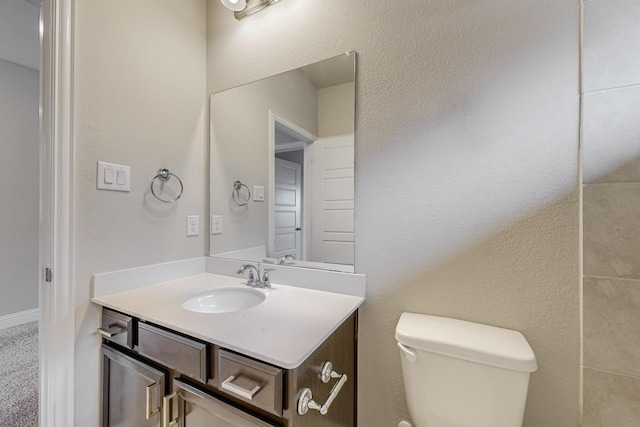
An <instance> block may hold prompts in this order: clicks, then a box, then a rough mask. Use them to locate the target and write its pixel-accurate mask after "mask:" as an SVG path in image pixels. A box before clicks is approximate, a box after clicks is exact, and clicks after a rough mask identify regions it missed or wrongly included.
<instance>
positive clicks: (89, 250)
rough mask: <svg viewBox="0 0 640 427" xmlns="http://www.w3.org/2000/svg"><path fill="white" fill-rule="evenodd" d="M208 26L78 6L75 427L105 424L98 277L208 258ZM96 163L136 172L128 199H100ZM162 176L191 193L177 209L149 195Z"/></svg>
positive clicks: (146, 2) (164, 11) (182, 10)
mask: <svg viewBox="0 0 640 427" xmlns="http://www.w3.org/2000/svg"><path fill="white" fill-rule="evenodd" d="M205 19H206V12H205V2H204V1H203V0H184V1H179V2H175V1H172V0H137V1H134V2H130V1H124V0H110V1H107V2H105V1H98V0H90V1H78V2H76V3H75V52H74V55H75V58H74V59H75V70H74V72H75V76H74V90H75V99H74V102H75V105H74V109H75V116H74V121H75V129H74V131H75V155H76V157H75V164H74V168H75V177H74V187H75V188H74V203H75V206H74V235H75V239H74V242H73V244H74V251H75V257H74V265H75V272H74V282H75V284H74V286H75V298H76V352H75V355H76V359H75V360H76V368H75V381H76V405H75V408H76V422H75V425H76V426H83V427H84V426H87V427H89V426H97V425H98V421H99V415H98V414H99V412H98V395H99V393H98V381H99V353H98V349H99V342H100V340H99V338H98V337H96V334H95V329H96V327H97V326H98V323H97V322H98V310H97V309H96V308H95V307H94V306H93V305H92V304H90V303H89V296H90V295H89V292H90V285H91V275H92V274H94V273H100V272H105V271H112V270H118V269H123V268H129V267H135V266H140V265H147V264H154V263H158V262H166V261H173V260H178V259H184V258H192V257H198V256H202V255H203V254H205V253H206V246H207V236H206V230H208V228H207V227H206V225H207V220H206V218H207V207H206V200H207V188H206V182H207V174H208V172H207V170H208V169H207V158H208V149H207V143H206V139H205V132H206V124H207V122H208V118H207V115H206V109H207V91H206V85H205V67H206V62H205V54H206V52H205V40H206V38H205V31H206V28H205V27H206V23H205ZM97 161H106V162H112V163H117V164H124V165H129V166H131V174H132V177H131V192H129V193H121V192H112V191H102V190H101V191H98V190H96V182H95V181H96V162H97ZM161 167H166V168H169V169H170V170H171V171H172V172H174V173H176V174H177V175H178V176H179V177H180V178H181V179H182V181H183V183H184V194H183V196H182V198H181V199H180V200H179V201H178V202H177V203H175V204H164V203H161V202H159V201H157V200H156V199H154V198H153V197H152V195H151V193H150V191H149V183H150V181H151V179H152V178H153V177H154V176H155V174H156V172H157V170H158V169H159V168H161ZM187 215H200V221H201V234H200V236H198V237H189V238H187V237H186V216H187Z"/></svg>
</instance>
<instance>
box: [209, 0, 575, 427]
mask: <svg viewBox="0 0 640 427" xmlns="http://www.w3.org/2000/svg"><path fill="white" fill-rule="evenodd" d="M208 19H209V22H208V30H209V32H208V53H209V54H208V70H207V75H208V90H209V91H219V90H223V89H226V88H229V87H234V86H237V85H239V84H243V83H247V82H250V81H253V80H256V79H259V78H262V77H265V76H268V75H271V74H275V73H279V72H282V71H285V70H288V69H292V68H296V67H298V66H301V65H304V64H308V63H312V62H315V61H318V60H321V59H324V58H327V57H331V56H334V55H336V54H339V53H341V52H345V51H347V50H351V49H354V50H356V51H357V52H358V82H357V88H358V89H357V90H358V92H357V103H358V104H357V113H356V271H358V272H361V273H366V274H367V286H368V288H367V289H368V290H367V292H368V295H367V302H366V304H365V305H364V307H363V308H362V310H361V315H360V329H359V361H358V362H359V378H358V381H359V383H358V384H359V399H358V400H359V402H358V406H359V425H360V426H363V427H364V426H366V427H369V426H393V425H397V422H398V421H399V420H400V419H402V418H405V417H407V416H408V415H407V409H406V404H405V399H404V396H403V393H404V390H403V382H402V373H401V368H400V358H399V354H398V350H397V348H396V345H395V340H394V328H395V324H396V322H397V320H398V318H399V316H400V314H401V313H402V312H403V311H414V312H420V313H432V314H438V315H445V316H451V317H456V318H462V319H467V320H472V321H477V322H483V323H488V324H492V325H498V326H503V327H507V328H513V329H517V330H520V331H522V332H523V333H524V335H525V336H526V338H527V339H528V341H529V342H530V343H531V345H532V347H533V349H534V351H535V353H536V356H537V358H538V364H539V370H538V372H536V373H535V374H534V375H533V376H532V379H531V383H530V393H529V399H528V404H527V410H526V414H525V426H527V427H540V426H545V427H556V426H557V427H568V426H576V425H578V418H579V389H580V383H579V372H580V366H579V360H580V328H579V282H580V269H579V251H578V249H579V223H578V217H579V211H578V186H577V183H578V169H577V166H578V117H579V97H578V95H579V92H578V46H579V4H578V2H575V1H573V0H560V1H558V0H545V1H541V2H513V1H510V0H498V1H491V2H489V1H480V2H467V1H449V0H434V1H430V2H416V1H408V2H395V1H391V0H380V1H376V2H370V1H364V0H353V1H348V2H345V1H339V0H287V1H283V2H279V3H277V4H276V5H274V6H272V7H270V8H268V9H266V10H265V11H263V12H261V13H259V14H257V15H255V16H253V17H251V18H248V19H246V20H244V21H240V22H238V21H236V20H235V19H233V16H232V14H231V13H229V12H228V11H226V10H224V9H223V8H222V6H220V4H219V2H217V1H211V2H209V11H208ZM372 408H373V409H372Z"/></svg>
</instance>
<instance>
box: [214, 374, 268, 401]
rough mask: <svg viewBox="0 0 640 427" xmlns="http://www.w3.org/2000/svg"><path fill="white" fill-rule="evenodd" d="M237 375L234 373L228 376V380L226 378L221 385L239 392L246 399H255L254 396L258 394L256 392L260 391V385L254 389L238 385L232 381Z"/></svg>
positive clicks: (232, 391) (231, 390)
mask: <svg viewBox="0 0 640 427" xmlns="http://www.w3.org/2000/svg"><path fill="white" fill-rule="evenodd" d="M235 379H236V377H234V376H233V375H231V376H230V377H229V378H227V379H226V380H224V381H223V382H222V385H221V387H222V388H223V389H225V390H227V391H230V392H231V393H234V394H237V395H238V396H242V397H244V398H245V399H249V400H253V396H255V395H256V393H257V392H258V391H260V386H259V385H257V386H255V387H254V388H253V389H251V390H248V389H246V388H244V387H240V386H237V385H235V384H233V383H232V381H233V380H235Z"/></svg>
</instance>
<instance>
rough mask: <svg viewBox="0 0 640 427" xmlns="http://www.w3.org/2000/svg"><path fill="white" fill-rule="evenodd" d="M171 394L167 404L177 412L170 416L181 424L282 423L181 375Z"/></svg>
mask: <svg viewBox="0 0 640 427" xmlns="http://www.w3.org/2000/svg"><path fill="white" fill-rule="evenodd" d="M171 396H172V397H171V398H169V399H168V400H169V401H168V402H165V405H167V406H168V408H169V409H170V410H169V412H171V413H173V414H168V417H167V418H169V419H170V420H171V421H173V420H174V419H175V420H176V421H178V426H179V427H211V426H215V427H274V426H279V424H276V423H273V422H268V421H263V420H261V419H259V418H256V417H255V416H253V415H252V414H250V413H248V412H245V411H243V410H241V409H238V408H236V407H234V406H231V405H229V404H227V403H225V402H223V401H221V400H219V399H218V398H216V397H214V396H212V395H210V394H208V393H206V392H204V391H202V390H199V389H197V388H195V387H193V386H191V385H189V384H186V383H185V382H183V381H180V380H178V379H174V380H173V394H172V395H171ZM171 415H173V417H171Z"/></svg>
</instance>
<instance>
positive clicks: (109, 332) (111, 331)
mask: <svg viewBox="0 0 640 427" xmlns="http://www.w3.org/2000/svg"><path fill="white" fill-rule="evenodd" d="M126 330H127V328H126V327H124V328H123V327H122V326H119V325H117V324H115V323H114V324H111V325H107V326H101V327H99V328H98V332H99V333H100V335H102V336H103V337H105V338H112V337H115V336H116V335H118V334H121V333H123V332H126Z"/></svg>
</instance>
